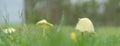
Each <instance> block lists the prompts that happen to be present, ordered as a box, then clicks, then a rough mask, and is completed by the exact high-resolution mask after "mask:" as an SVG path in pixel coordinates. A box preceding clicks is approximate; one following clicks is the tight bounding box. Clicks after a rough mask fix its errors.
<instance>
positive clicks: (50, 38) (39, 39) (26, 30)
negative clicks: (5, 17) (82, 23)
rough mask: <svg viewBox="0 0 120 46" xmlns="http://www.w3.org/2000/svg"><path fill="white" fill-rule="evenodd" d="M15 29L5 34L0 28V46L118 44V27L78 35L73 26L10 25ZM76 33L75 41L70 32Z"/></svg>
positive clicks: (119, 41)
mask: <svg viewBox="0 0 120 46" xmlns="http://www.w3.org/2000/svg"><path fill="white" fill-rule="evenodd" d="M11 27H13V28H15V29H16V31H15V32H14V33H11V34H6V33H4V32H3V31H2V30H3V29H4V28H5V27H4V26H1V29H0V46H120V27H113V26H101V27H95V32H96V33H95V34H92V35H90V34H87V33H85V34H84V35H80V34H81V33H80V32H79V31H76V30H75V29H74V28H75V27H74V26H60V27H59V26H53V27H51V28H49V29H47V30H46V35H45V37H43V34H42V29H41V28H40V27H39V26H36V25H33V24H32V25H11ZM71 32H75V33H76V41H74V40H72V39H71V37H70V33H71Z"/></svg>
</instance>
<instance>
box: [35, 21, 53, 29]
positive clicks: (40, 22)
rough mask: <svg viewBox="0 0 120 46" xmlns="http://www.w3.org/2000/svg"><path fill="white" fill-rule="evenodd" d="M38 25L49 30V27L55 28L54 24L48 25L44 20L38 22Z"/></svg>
mask: <svg viewBox="0 0 120 46" xmlns="http://www.w3.org/2000/svg"><path fill="white" fill-rule="evenodd" d="M37 25H40V26H41V27H43V28H45V27H46V28H48V27H52V26H53V24H51V23H48V22H47V21H46V20H45V19H43V20H41V21H38V22H37Z"/></svg>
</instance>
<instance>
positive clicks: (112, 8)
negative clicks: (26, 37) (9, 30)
mask: <svg viewBox="0 0 120 46" xmlns="http://www.w3.org/2000/svg"><path fill="white" fill-rule="evenodd" d="M4 16H8V20H9V23H29V24H35V23H36V22H37V21H39V20H41V19H46V20H48V21H49V22H51V23H54V24H60V22H61V20H64V25H75V24H76V23H77V21H78V18H84V17H88V18H89V19H91V21H93V23H94V25H96V26H107V25H109V26H120V0H0V23H4Z"/></svg>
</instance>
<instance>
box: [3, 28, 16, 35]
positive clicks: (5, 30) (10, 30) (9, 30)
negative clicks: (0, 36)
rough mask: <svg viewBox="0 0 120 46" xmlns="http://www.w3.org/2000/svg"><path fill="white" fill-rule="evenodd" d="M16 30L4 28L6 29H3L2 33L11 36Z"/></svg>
mask: <svg viewBox="0 0 120 46" xmlns="http://www.w3.org/2000/svg"><path fill="white" fill-rule="evenodd" d="M15 31H16V30H15V29H14V28H6V29H3V32H4V33H6V34H11V33H13V32H15Z"/></svg>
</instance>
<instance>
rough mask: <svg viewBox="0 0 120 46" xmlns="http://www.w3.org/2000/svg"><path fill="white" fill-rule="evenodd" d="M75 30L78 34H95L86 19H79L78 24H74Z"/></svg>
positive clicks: (91, 25) (88, 20)
mask: <svg viewBox="0 0 120 46" xmlns="http://www.w3.org/2000/svg"><path fill="white" fill-rule="evenodd" d="M76 30H79V31H80V32H89V33H94V32H95V31H94V26H93V23H92V22H91V20H90V19H88V18H81V19H79V21H78V23H77V24H76Z"/></svg>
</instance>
